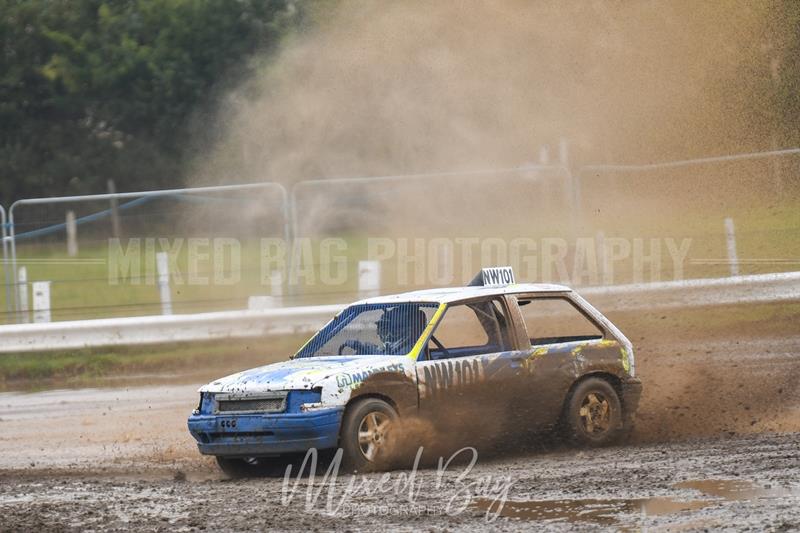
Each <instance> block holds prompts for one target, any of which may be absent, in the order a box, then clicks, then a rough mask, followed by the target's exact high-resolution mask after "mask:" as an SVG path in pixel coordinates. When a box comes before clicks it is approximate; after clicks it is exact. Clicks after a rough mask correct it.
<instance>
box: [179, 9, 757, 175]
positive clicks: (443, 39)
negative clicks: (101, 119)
mask: <svg viewBox="0 0 800 533" xmlns="http://www.w3.org/2000/svg"><path fill="white" fill-rule="evenodd" d="M767 12H768V6H766V5H763V4H761V3H741V4H732V3H721V2H693V1H690V0H679V1H673V2H668V3H667V2H663V3H659V2H605V1H599V0H598V1H591V2H526V1H521V0H507V1H502V2H497V1H489V0H485V1H479V0H476V1H471V2H424V1H411V2H394V3H390V2H382V1H377V0H376V1H358V2H356V1H341V2H337V3H333V4H319V5H316V7H315V8H314V10H313V16H312V18H313V20H314V24H312V29H310V30H307V31H306V32H304V33H301V34H299V35H296V36H294V37H293V38H291V39H289V40H288V41H287V42H286V44H285V47H284V49H283V50H282V52H281V53H280V54H279V56H278V57H277V58H272V59H269V60H265V63H264V65H263V68H262V69H261V70H260V74H259V75H258V76H257V77H255V78H254V79H251V80H248V81H247V82H246V83H244V84H243V85H242V86H241V87H240V88H239V89H238V90H236V91H235V92H233V93H231V94H229V95H228V97H227V98H226V99H225V102H224V103H223V104H222V105H221V107H220V109H219V113H218V117H217V120H216V122H215V124H214V126H213V127H214V129H215V130H217V134H216V135H217V139H218V142H217V143H216V144H215V145H214V146H213V147H211V148H210V149H209V150H207V151H206V153H205V154H204V155H203V156H202V157H199V158H198V160H197V161H196V164H195V165H194V168H193V172H192V173H191V176H192V179H191V180H190V181H192V182H193V183H207V182H211V181H214V182H218V181H219V179H220V176H228V177H230V178H229V179H230V180H232V181H237V182H244V181H252V180H272V181H279V182H283V183H292V182H295V181H298V180H300V179H308V178H317V177H333V176H370V175H385V174H404V173H419V172H430V171H438V170H467V169H475V168H491V167H508V166H517V165H522V164H525V163H530V162H538V161H539V160H540V159H541V157H543V154H542V152H543V151H546V152H547V159H549V160H550V161H551V162H552V161H557V160H558V159H559V157H560V155H561V151H562V147H561V140H562V139H564V140H565V142H566V153H565V154H564V155H565V156H566V157H567V158H568V160H569V161H570V163H571V164H572V165H577V164H582V163H589V162H592V163H602V162H616V163H624V162H649V161H659V160H669V159H676V158H682V157H692V156H703V155H709V154H718V153H731V152H734V151H742V150H753V149H769V148H771V146H769V143H768V142H767V141H765V139H769V137H770V136H769V131H770V128H771V127H772V125H771V124H770V123H769V121H768V119H766V118H764V117H765V116H766V115H765V113H763V112H762V111H763V109H762V107H763V105H767V104H764V103H763V102H764V101H765V96H764V95H763V94H761V91H763V90H764V86H763V83H765V82H769V76H770V57H769V47H768V45H767V43H768V39H769V36H768V35H767V33H768V28H767V26H768V24H767V22H766V21H767V18H768V13H767ZM762 104H763V105H762ZM542 147H545V148H544V150H543V149H542Z"/></svg>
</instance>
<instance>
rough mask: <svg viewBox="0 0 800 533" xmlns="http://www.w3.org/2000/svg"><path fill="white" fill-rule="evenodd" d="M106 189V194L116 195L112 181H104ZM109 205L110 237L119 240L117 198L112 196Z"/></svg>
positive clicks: (115, 188) (120, 231) (115, 187)
mask: <svg viewBox="0 0 800 533" xmlns="http://www.w3.org/2000/svg"><path fill="white" fill-rule="evenodd" d="M106 187H107V188H108V194H116V192H117V186H116V185H115V184H114V180H112V179H109V180H108V181H106ZM109 204H110V206H111V236H112V237H114V238H115V239H119V238H120V235H121V233H122V230H121V229H120V224H119V205H118V204H117V197H116V196H112V197H111V199H110V200H109Z"/></svg>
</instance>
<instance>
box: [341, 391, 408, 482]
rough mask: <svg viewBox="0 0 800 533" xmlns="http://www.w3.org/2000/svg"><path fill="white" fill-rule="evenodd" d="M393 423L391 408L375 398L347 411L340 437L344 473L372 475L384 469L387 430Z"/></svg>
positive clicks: (386, 461)
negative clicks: (368, 473)
mask: <svg viewBox="0 0 800 533" xmlns="http://www.w3.org/2000/svg"><path fill="white" fill-rule="evenodd" d="M395 420H397V412H396V411H395V410H394V408H393V407H392V406H391V405H389V404H388V403H386V402H384V401H383V400H379V399H377V398H367V399H364V400H361V401H359V402H357V403H354V404H353V405H351V406H350V407H348V408H347V411H345V413H344V419H343V421H342V431H341V434H340V435H339V446H340V447H341V448H342V452H343V455H342V464H343V466H344V468H345V469H346V471H349V472H372V471H376V470H381V469H383V468H386V466H387V465H388V462H389V458H388V457H387V454H386V452H387V449H388V448H389V440H388V439H390V438H391V429H390V426H391V424H392V423H393V422H394V421H395Z"/></svg>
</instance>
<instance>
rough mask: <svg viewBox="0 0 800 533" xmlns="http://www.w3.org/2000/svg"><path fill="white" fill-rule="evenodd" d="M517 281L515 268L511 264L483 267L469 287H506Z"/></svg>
mask: <svg viewBox="0 0 800 533" xmlns="http://www.w3.org/2000/svg"><path fill="white" fill-rule="evenodd" d="M514 283H516V281H515V280H514V269H512V268H511V267H510V266H505V267H490V268H482V269H481V271H480V272H479V273H478V275H477V276H475V278H473V280H472V281H470V283H469V285H468V286H469V287H505V286H506V285H512V284H514Z"/></svg>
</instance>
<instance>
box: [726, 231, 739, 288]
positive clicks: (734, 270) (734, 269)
mask: <svg viewBox="0 0 800 533" xmlns="http://www.w3.org/2000/svg"><path fill="white" fill-rule="evenodd" d="M725 238H726V240H727V244H728V263H729V264H730V267H731V276H738V275H739V256H738V255H737V254H736V228H735V227H734V225H733V219H732V218H731V217H728V218H726V219H725Z"/></svg>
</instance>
